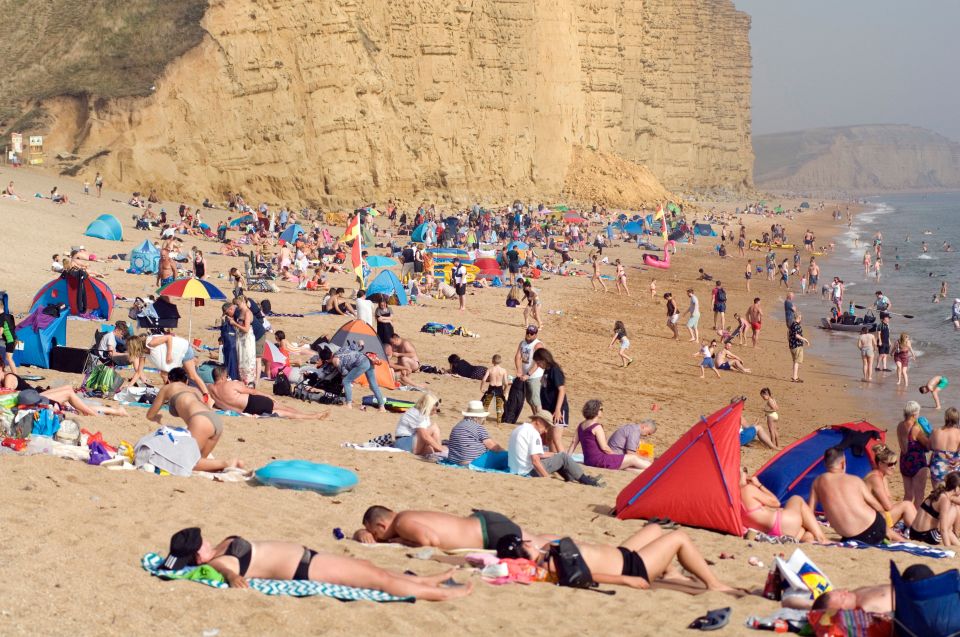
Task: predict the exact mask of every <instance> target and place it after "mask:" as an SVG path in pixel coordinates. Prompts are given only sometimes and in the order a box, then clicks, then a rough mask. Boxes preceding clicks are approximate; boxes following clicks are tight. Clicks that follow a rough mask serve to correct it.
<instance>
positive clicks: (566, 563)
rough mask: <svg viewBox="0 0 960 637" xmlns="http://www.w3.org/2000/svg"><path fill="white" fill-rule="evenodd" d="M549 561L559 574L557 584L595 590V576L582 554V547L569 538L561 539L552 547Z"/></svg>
mask: <svg viewBox="0 0 960 637" xmlns="http://www.w3.org/2000/svg"><path fill="white" fill-rule="evenodd" d="M548 559H549V560H550V561H552V562H553V567H554V570H555V571H556V573H557V584H558V585H560V586H569V587H571V588H595V587H596V586H597V583H596V582H595V581H593V574H592V573H590V568H589V567H588V566H587V562H586V561H585V560H584V559H583V556H582V555H581V554H580V547H578V546H577V545H576V543H574V541H573V540H571V539H570V538H569V537H564V538H560V539H559V540H557V541H556V542H554V543H552V544H551V545H550V554H549V557H548Z"/></svg>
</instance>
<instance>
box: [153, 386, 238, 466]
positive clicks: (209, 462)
mask: <svg viewBox="0 0 960 637" xmlns="http://www.w3.org/2000/svg"><path fill="white" fill-rule="evenodd" d="M164 404H168V405H170V415H171V416H173V417H174V418H182V419H183V422H185V423H186V425H187V430H188V431H189V432H190V435H191V436H193V439H194V440H196V441H197V446H198V447H199V448H200V460H199V461H198V462H197V464H196V465H194V467H193V468H194V470H195V471H223V470H224V469H228V468H239V469H242V468H243V462H242V461H240V460H238V459H236V458H232V459H230V460H214V459H212V458H210V457H209V456H210V454H211V453H212V452H213V449H214V447H216V446H217V443H218V442H220V436H221V435H222V434H223V421H222V420H221V419H220V414H218V413H217V412H215V411H213V410H212V409H211V408H210V407H208V406H207V404H206V403H205V402H203V395H202V394H201V393H200V391H199V390H197V389H196V388H194V387H190V386H189V385H187V372H186V371H185V370H184V369H183V368H182V367H175V368H173V369H171V370H170V373H169V374H167V384H166V385H164V386H163V387H161V388H160V392H159V393H158V394H157V397H156V398H155V399H154V401H153V404H152V405H150V409H148V410H147V420H152V421H153V422H155V423H157V424H158V425H159V424H161V422H160V420H161V417H160V408H161V407H163V406H164Z"/></svg>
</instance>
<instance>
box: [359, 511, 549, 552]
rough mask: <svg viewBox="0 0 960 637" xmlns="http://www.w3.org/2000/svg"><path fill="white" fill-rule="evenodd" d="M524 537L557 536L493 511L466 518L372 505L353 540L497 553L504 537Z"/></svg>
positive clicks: (535, 539)
mask: <svg viewBox="0 0 960 637" xmlns="http://www.w3.org/2000/svg"><path fill="white" fill-rule="evenodd" d="M507 536H511V537H512V536H517V537H522V538H523V539H525V540H531V541H533V542H534V544H537V545H539V544H543V543H545V542H546V541H547V540H548V539H549V538H552V537H554V536H537V535H530V534H527V533H524V532H523V530H522V529H521V528H520V527H519V526H518V525H517V524H515V523H514V522H513V521H512V520H510V519H509V518H507V517H506V516H504V515H501V514H500V513H495V512H493V511H477V510H475V511H474V512H473V513H471V514H470V515H468V516H466V517H460V516H457V515H452V514H450V513H441V512H440V511H399V512H394V511H391V510H390V509H388V508H387V507H383V506H377V505H375V506H372V507H370V508H369V509H367V511H366V513H364V514H363V528H362V529H358V530H357V531H356V532H355V533H354V534H353V539H355V540H356V541H358V542H363V543H364V544H374V543H377V542H387V543H392V544H404V545H406V546H435V547H437V548H440V549H444V550H452V549H479V548H484V549H487V550H495V549H496V548H497V545H498V544H499V543H500V541H501V540H502V538H504V537H507Z"/></svg>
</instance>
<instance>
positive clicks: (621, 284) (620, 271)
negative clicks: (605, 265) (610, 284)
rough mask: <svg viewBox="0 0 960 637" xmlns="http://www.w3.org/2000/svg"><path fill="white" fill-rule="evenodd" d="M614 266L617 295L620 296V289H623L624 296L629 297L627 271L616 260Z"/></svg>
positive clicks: (618, 260)
mask: <svg viewBox="0 0 960 637" xmlns="http://www.w3.org/2000/svg"><path fill="white" fill-rule="evenodd" d="M614 265H616V266H617V294H620V293H621V292H620V289H621V288H623V291H624V292H625V293H626V295H627V296H630V289H629V288H628V287H627V271H626V270H625V269H624V268H623V264H622V263H620V259H617V260H616V261H615V262H614Z"/></svg>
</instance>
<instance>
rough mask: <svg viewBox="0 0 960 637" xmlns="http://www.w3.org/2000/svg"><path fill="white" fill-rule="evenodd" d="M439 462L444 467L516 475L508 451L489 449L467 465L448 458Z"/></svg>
mask: <svg viewBox="0 0 960 637" xmlns="http://www.w3.org/2000/svg"><path fill="white" fill-rule="evenodd" d="M437 464H440V465H443V466H444V467H455V468H457V469H469V470H470V471H480V472H482V473H505V474H507V475H515V474H513V473H510V467H509V464H508V462H507V452H506V451H487V452H486V453H484V454H483V455H481V456H480V457H479V458H477V459H476V460H474V461H473V462H471V463H470V464H466V465H462V464H456V463H454V462H450V461H449V460H446V459H442V460H440V461H439V462H438V463H437Z"/></svg>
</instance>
